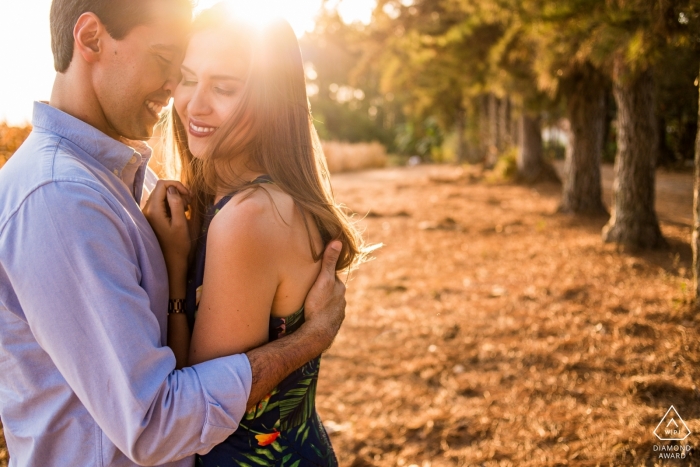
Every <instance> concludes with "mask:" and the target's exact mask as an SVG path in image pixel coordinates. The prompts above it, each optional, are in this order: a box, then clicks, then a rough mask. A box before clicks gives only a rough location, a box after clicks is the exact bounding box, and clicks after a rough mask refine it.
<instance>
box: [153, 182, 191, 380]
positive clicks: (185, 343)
mask: <svg viewBox="0 0 700 467" xmlns="http://www.w3.org/2000/svg"><path fill="white" fill-rule="evenodd" d="M181 195H185V196H186V195H187V189H186V188H185V187H184V186H182V185H181V184H180V183H179V182H171V181H163V180H160V181H158V183H157V184H156V187H155V188H154V189H153V192H152V193H151V196H150V197H149V199H148V202H147V203H146V205H145V206H144V208H143V213H144V215H145V216H146V219H148V221H149V223H150V224H151V227H153V230H154V232H155V234H156V236H157V237H158V241H159V243H160V246H161V249H162V250H163V257H164V258H165V263H166V266H167V268H168V285H169V288H170V297H169V298H170V299H171V300H184V299H185V294H186V288H187V263H188V261H187V258H188V253H189V250H190V237H189V232H188V228H187V218H186V217H185V200H184V199H183V197H182V196H181ZM166 205H167V208H166ZM168 347H170V348H171V349H172V351H173V353H174V354H175V368H177V369H181V368H184V367H186V366H187V355H188V354H189V347H190V330H189V326H188V324H187V317H186V316H185V314H184V313H175V314H168Z"/></svg>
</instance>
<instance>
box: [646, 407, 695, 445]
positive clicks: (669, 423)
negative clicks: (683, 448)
mask: <svg viewBox="0 0 700 467" xmlns="http://www.w3.org/2000/svg"><path fill="white" fill-rule="evenodd" d="M654 434H655V435H656V437H657V438H659V439H660V440H661V441H682V440H684V439H686V438H687V437H688V436H690V429H689V428H688V425H686V424H685V422H684V421H683V419H682V418H681V416H680V415H678V411H676V408H675V407H674V406H671V407H670V408H669V409H668V411H667V412H666V415H664V418H662V419H661V421H660V422H659V424H658V425H657V426H656V429H655V430H654Z"/></svg>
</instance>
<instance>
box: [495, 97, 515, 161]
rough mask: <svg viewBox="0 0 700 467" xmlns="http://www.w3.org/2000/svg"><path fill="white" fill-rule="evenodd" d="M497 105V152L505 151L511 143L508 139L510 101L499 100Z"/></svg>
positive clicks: (505, 98) (506, 99) (509, 138)
mask: <svg viewBox="0 0 700 467" xmlns="http://www.w3.org/2000/svg"><path fill="white" fill-rule="evenodd" d="M498 102H499V105H498V152H499V153H503V152H504V151H506V150H507V149H508V148H509V147H510V145H511V144H512V143H511V137H510V125H509V124H508V123H509V121H510V99H508V97H504V98H503V99H500V100H499V101H498Z"/></svg>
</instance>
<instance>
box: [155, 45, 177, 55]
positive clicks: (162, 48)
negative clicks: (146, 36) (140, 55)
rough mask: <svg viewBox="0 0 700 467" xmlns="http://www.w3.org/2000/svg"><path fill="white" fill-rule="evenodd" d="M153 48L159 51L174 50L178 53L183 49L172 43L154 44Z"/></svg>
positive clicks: (173, 51)
mask: <svg viewBox="0 0 700 467" xmlns="http://www.w3.org/2000/svg"><path fill="white" fill-rule="evenodd" d="M151 49H153V50H156V51H158V52H172V53H177V52H179V51H180V50H181V49H180V47H178V46H177V45H170V44H153V45H152V46H151Z"/></svg>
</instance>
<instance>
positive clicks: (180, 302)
mask: <svg viewBox="0 0 700 467" xmlns="http://www.w3.org/2000/svg"><path fill="white" fill-rule="evenodd" d="M184 312H185V300H184V299H182V298H176V299H170V300H168V314H169V315H176V314H178V313H184Z"/></svg>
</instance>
